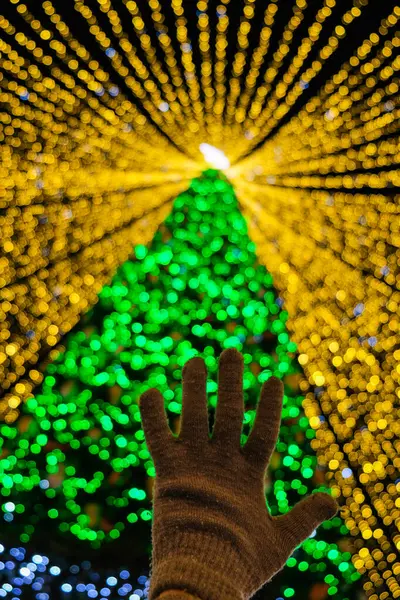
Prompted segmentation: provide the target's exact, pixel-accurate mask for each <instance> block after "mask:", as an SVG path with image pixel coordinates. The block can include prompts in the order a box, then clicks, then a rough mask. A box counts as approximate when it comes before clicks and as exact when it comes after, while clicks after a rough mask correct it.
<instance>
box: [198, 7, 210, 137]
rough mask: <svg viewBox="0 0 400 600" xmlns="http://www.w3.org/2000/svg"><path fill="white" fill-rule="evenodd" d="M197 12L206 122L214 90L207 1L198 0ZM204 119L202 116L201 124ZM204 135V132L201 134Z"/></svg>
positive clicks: (201, 80) (208, 118)
mask: <svg viewBox="0 0 400 600" xmlns="http://www.w3.org/2000/svg"><path fill="white" fill-rule="evenodd" d="M197 10H198V11H199V15H198V20H197V27H198V29H199V50H200V55H201V68H200V69H201V73H200V82H201V89H202V93H203V96H204V113H205V115H206V118H207V122H208V121H209V120H210V118H211V114H212V105H213V96H214V89H213V86H212V57H211V52H210V27H209V23H210V19H209V16H208V14H207V10H208V0H200V1H199V2H198V3H197ZM203 121H204V117H203V115H202V124H203ZM202 135H205V134H204V131H203V132H202Z"/></svg>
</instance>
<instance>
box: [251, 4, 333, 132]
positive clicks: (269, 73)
mask: <svg viewBox="0 0 400 600" xmlns="http://www.w3.org/2000/svg"><path fill="white" fill-rule="evenodd" d="M332 1H333V2H334V0H332ZM306 8H307V2H306V0H296V3H295V5H294V7H293V15H292V17H291V19H290V20H289V22H288V23H287V24H286V25H285V29H284V32H283V34H282V38H281V39H280V41H279V42H278V48H277V50H276V52H275V53H274V56H273V61H272V63H271V64H270V65H268V68H267V70H266V71H265V75H264V78H263V79H264V81H263V83H262V84H261V85H259V86H258V87H257V89H256V94H255V96H254V99H253V100H252V102H251V105H250V109H249V111H248V117H247V118H246V120H245V129H246V131H249V133H250V134H251V138H253V137H254V136H255V135H256V133H258V132H257V130H256V129H255V128H254V127H253V126H254V120H255V119H256V118H257V117H258V116H259V114H260V113H261V111H262V107H263V104H264V101H265V98H266V97H267V95H268V93H269V92H270V90H271V89H272V84H273V82H274V80H275V78H276V77H277V75H278V72H279V69H280V67H281V65H282V63H283V60H284V58H285V57H286V56H287V54H288V53H289V51H290V45H291V43H292V41H293V39H294V35H295V31H296V29H297V28H298V27H299V26H300V24H301V22H302V20H303V19H304V11H305V9H306Z"/></svg>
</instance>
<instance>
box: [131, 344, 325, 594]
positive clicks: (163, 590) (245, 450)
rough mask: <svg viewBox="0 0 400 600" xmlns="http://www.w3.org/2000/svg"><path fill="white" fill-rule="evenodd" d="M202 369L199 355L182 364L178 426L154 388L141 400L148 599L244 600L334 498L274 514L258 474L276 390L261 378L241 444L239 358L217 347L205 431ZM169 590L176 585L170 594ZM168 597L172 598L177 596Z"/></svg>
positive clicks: (273, 436) (270, 443)
mask: <svg viewBox="0 0 400 600" xmlns="http://www.w3.org/2000/svg"><path fill="white" fill-rule="evenodd" d="M206 379H207V373H206V368H205V364H204V361H203V359H202V358H199V357H195V358H192V359H190V360H189V361H188V362H187V363H186V364H185V365H184V368H183V376H182V380H183V381H182V385H183V411H182V420H181V430H180V433H179V436H178V437H175V436H174V435H173V434H172V432H171V430H170V429H169V427H168V421H167V417H166V413H165V409H164V399H163V396H162V395H161V393H160V392H159V391H158V390H156V389H150V390H147V391H146V392H145V393H144V394H142V396H141V398H140V411H141V416H142V422H143V428H144V433H145V437H146V442H147V445H148V448H149V451H150V453H151V455H152V458H153V460H154V463H155V469H156V480H155V488H154V500H153V501H154V518H153V533H152V536H153V556H152V572H151V580H150V594H149V599H150V600H155V599H157V598H159V597H160V596H161V594H162V599H164V598H165V600H167V599H172V598H180V597H181V596H180V595H179V590H182V591H185V592H187V593H189V594H191V595H192V596H194V597H195V598H200V599H201V600H245V599H248V598H250V597H251V596H253V595H254V594H255V593H256V592H257V590H259V589H260V588H261V587H262V586H263V585H264V584H265V583H266V582H267V581H269V580H270V579H271V578H272V577H273V575H275V573H277V572H278V571H279V570H280V569H282V567H283V566H284V565H285V563H286V561H287V559H288V558H289V556H290V554H291V553H292V552H293V550H294V549H295V548H296V547H297V546H298V545H299V544H300V543H301V542H302V541H303V540H304V539H306V538H307V537H308V536H310V535H311V533H312V532H313V531H314V529H315V528H316V527H317V526H318V525H319V524H320V523H321V522H322V521H324V520H325V519H329V518H331V517H333V516H334V514H335V513H336V511H337V504H336V502H335V501H334V500H333V498H331V496H329V495H328V494H324V493H315V494H312V495H311V496H310V497H308V498H306V499H304V500H302V501H301V502H299V503H298V504H297V505H296V506H295V507H294V508H293V509H292V510H291V511H290V512H289V513H287V514H285V515H282V516H279V517H271V515H270V514H269V512H268V510H267V507H266V499H265V492H264V476H265V471H266V468H267V466H268V463H269V459H270V457H271V454H272V452H273V451H274V448H275V444H276V441H277V437H278V432H279V425H280V416H281V411H282V397H283V386H282V383H281V382H280V381H279V379H276V378H274V377H272V378H271V379H270V380H269V381H267V382H266V383H264V384H263V386H262V390H261V395H260V400H259V404H258V410H257V414H256V419H255V422H254V425H253V429H252V431H251V433H250V436H249V438H248V440H247V443H246V444H245V445H244V446H243V447H241V444H240V436H241V432H242V422H243V415H244V403H243V383H242V382H243V358H242V355H241V354H240V352H238V351H237V350H235V349H233V348H229V349H226V350H224V351H223V352H222V354H221V356H220V360H219V372H218V402H217V407H216V418H215V424H214V429H213V433H212V437H210V434H209V427H208V412H207V397H206ZM172 590H178V592H177V595H176V593H175V592H173V591H172ZM174 594H175V595H174Z"/></svg>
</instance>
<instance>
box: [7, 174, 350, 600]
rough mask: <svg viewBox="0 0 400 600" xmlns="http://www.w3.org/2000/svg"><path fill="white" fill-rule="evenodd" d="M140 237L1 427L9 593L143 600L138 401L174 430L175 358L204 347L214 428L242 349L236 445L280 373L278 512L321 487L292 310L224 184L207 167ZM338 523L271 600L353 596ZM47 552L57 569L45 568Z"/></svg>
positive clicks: (315, 541)
mask: <svg viewBox="0 0 400 600" xmlns="http://www.w3.org/2000/svg"><path fill="white" fill-rule="evenodd" d="M133 246H134V249H133V255H132V258H131V260H129V261H127V262H126V263H124V264H123V265H122V266H121V267H120V268H119V270H118V272H117V273H116V275H115V276H114V278H113V280H112V282H111V283H110V284H109V285H107V286H105V287H104V288H103V290H102V292H101V293H100V297H99V302H98V303H97V304H96V306H95V307H94V308H93V309H92V310H91V311H89V312H88V313H87V314H86V316H85V317H84V319H83V321H81V323H80V324H79V327H78V328H76V330H74V331H73V332H71V333H70V334H69V335H68V337H67V339H66V340H65V350H64V351H63V352H60V354H59V356H58V358H56V360H55V361H54V362H53V363H51V364H49V365H48V367H47V369H46V374H45V378H44V382H43V384H42V386H41V388H40V390H39V391H38V393H37V394H36V395H35V397H34V398H31V399H29V400H28V402H27V403H26V404H25V406H24V408H23V414H22V416H21V417H20V419H19V421H18V422H17V424H15V425H12V426H8V425H5V424H3V425H1V428H0V434H1V435H0V442H1V444H2V456H1V461H0V468H1V471H0V481H1V493H2V504H1V508H2V512H3V519H4V526H3V532H2V541H3V543H4V544H5V545H6V546H7V548H8V549H10V544H11V545H12V546H13V547H12V548H11V550H10V553H11V554H10V558H9V560H6V561H5V562H2V563H0V567H1V565H3V566H2V568H3V573H4V577H6V578H8V581H10V583H8V584H7V585H8V586H9V587H10V588H11V589H10V590H9V589H8V588H7V589H6V592H7V594H8V592H9V593H10V594H11V593H14V592H12V590H13V589H14V588H15V587H16V586H18V585H19V586H20V587H21V586H22V587H23V586H24V585H27V584H29V585H31V587H32V590H33V591H32V594H33V597H36V598H37V599H38V600H47V597H48V591H49V590H50V591H51V592H52V594H54V595H53V596H52V597H55V595H56V593H60V594H61V595H62V596H61V597H63V595H68V594H71V593H73V594H76V593H78V594H79V593H82V594H85V595H86V596H89V597H93V598H94V597H99V598H114V597H121V596H128V597H130V598H132V599H133V600H137V598H140V597H142V596H143V595H144V594H145V591H142V588H140V589H136V591H135V585H136V587H137V584H135V583H133V582H134V581H137V580H138V577H139V576H141V575H142V574H143V573H146V569H147V573H148V562H149V554H150V551H151V547H150V528H151V518H152V512H151V511H152V507H151V498H152V484H153V482H154V476H155V471H154V465H153V463H152V460H151V457H150V455H149V452H148V450H147V447H146V443H145V440H144V434H143V431H142V429H141V421H140V412H139V408H138V399H139V397H140V394H141V393H142V392H143V391H144V390H146V389H148V388H149V387H156V388H158V389H159V390H160V391H161V392H162V393H163V395H164V398H165V406H166V409H167V413H168V416H169V418H170V425H171V428H172V429H173V430H174V431H178V430H179V415H180V413H181V394H182V390H181V373H182V367H183V365H184V363H185V362H186V361H187V360H188V359H189V358H191V357H192V356H194V355H197V354H199V355H201V356H202V357H204V359H205V362H206V365H207V368H208V384H207V391H208V398H209V405H210V425H212V420H213V410H214V408H215V405H216V398H217V367H218V357H219V355H220V353H221V351H222V350H223V349H224V348H227V347H231V346H234V347H236V348H237V349H238V350H240V351H241V352H242V353H243V355H244V361H245V375H244V395H245V405H246V412H245V418H244V424H243V443H244V442H245V440H246V438H247V435H248V433H249V431H250V428H251V425H252V422H253V420H254V416H255V408H256V404H257V399H258V394H259V391H260V388H261V384H262V382H263V381H265V380H266V379H268V378H269V377H270V376H272V375H275V376H278V377H280V378H281V379H282V380H283V382H284V384H285V398H284V408H283V414H282V426H281V431H280V438H279V442H278V445H277V449H276V452H275V454H274V455H273V459H272V462H271V465H270V469H269V473H268V477H267V479H266V500H267V503H268V506H269V509H270V511H271V513H272V514H273V515H278V514H282V513H285V512H287V511H288V510H289V509H290V507H291V506H293V504H295V503H296V502H297V501H299V500H300V499H301V498H302V497H304V495H306V494H309V493H311V492H313V491H316V490H325V489H326V488H325V485H324V473H323V471H322V470H321V469H320V468H319V467H318V466H317V460H316V457H315V456H314V454H313V451H312V449H311V446H310V441H311V440H312V438H313V437H314V431H313V429H312V428H311V427H310V426H309V424H308V421H307V419H306V417H305V416H304V414H303V412H302V396H301V394H300V392H299V381H300V379H301V372H300V370H299V367H298V364H297V361H296V345H295V343H293V342H292V341H291V340H290V337H289V334H288V331H287V328H286V321H287V319H288V314H287V312H286V311H285V309H284V306H283V302H282V299H281V298H280V297H279V296H278V295H277V293H276V291H275V290H274V287H273V281H272V277H271V275H270V274H269V273H268V272H267V271H266V269H265V267H263V266H262V265H260V264H259V263H258V262H257V258H256V255H255V246H254V243H253V242H251V240H250V239H249V237H248V234H247V227H246V223H245V220H244V218H243V217H242V215H241V213H240V211H239V208H238V206H237V200H236V198H235V195H234V191H233V189H232V187H231V185H230V184H229V182H228V181H227V180H226V179H225V178H224V177H223V176H221V175H220V174H218V173H217V172H216V171H207V172H205V173H204V174H203V176H202V177H200V178H198V179H195V180H194V181H193V182H192V185H191V187H190V188H189V189H188V190H187V191H186V192H185V193H183V194H181V195H180V196H179V197H178V198H177V199H176V201H175V203H174V207H173V211H172V212H171V214H170V216H169V217H168V219H167V220H166V221H165V223H164V224H163V225H162V226H161V227H160V228H159V230H158V231H157V233H156V235H155V237H154V240H153V242H152V243H151V245H150V246H149V247H148V248H147V247H144V246H142V245H134V240H133ZM346 534H347V530H346V528H345V526H344V525H343V523H342V521H341V519H340V518H339V517H336V518H334V519H333V520H332V521H329V522H327V523H324V524H323V525H322V526H321V527H320V528H319V530H318V531H317V532H315V533H314V534H313V535H312V536H311V537H310V538H309V539H308V540H306V541H305V542H304V544H303V545H302V546H301V547H300V548H298V549H297V550H296V552H295V553H294V555H293V556H292V557H291V558H290V559H289V561H288V563H287V566H286V567H285V569H284V570H283V571H282V572H281V573H280V574H279V575H278V576H277V577H276V578H275V579H274V580H273V581H272V582H271V583H270V584H269V587H268V597H274V598H290V597H296V598H299V599H304V600H306V599H311V600H323V599H324V598H328V597H329V596H335V597H336V598H338V599H340V600H349V599H350V598H354V594H355V589H356V587H358V586H356V585H355V582H356V581H357V579H358V578H359V575H358V574H357V572H356V571H355V569H354V567H353V566H352V564H351V561H350V552H349V551H348V550H349V547H348V542H347V541H346V538H345V536H346ZM38 552H40V554H38ZM29 553H30V555H32V556H33V557H36V561H35V560H34V559H31V560H30V561H29V560H28V558H27V556H28V554H29ZM35 553H36V554H35ZM42 553H45V558H43V554H42ZM46 557H50V558H46ZM3 560H4V559H3ZM49 560H50V561H53V563H54V565H55V566H54V565H53V566H52V567H49V568H47V566H46V565H48V564H49ZM7 565H8V566H7ZM39 567H40V568H39ZM128 569H129V570H128ZM52 570H53V571H52ZM21 572H22V573H21ZM28 572H29V573H30V575H29V574H28ZM40 572H42V576H41V577H39V579H40V582H39V583H38V582H37V579H38V577H37V576H38V573H40ZM43 573H44V574H43ZM55 578H56V582H54V579H55ZM15 580H18V581H17V583H15ZM145 581H146V577H145V576H144V578H143V576H142V577H141V578H140V577H139V583H141V584H144V583H145ZM35 583H36V585H37V586H39V587H36V588H35V587H34V585H35ZM79 586H81V587H79ZM124 586H125V587H124ZM35 590H36V591H37V590H39V593H36V591H35ZM46 590H47V591H46ZM107 590H108V591H107ZM35 594H36V595H35ZM17 595H18V594H17ZM82 597H83V596H82ZM258 597H259V598H263V597H265V592H262V591H261V592H260V593H259V595H258Z"/></svg>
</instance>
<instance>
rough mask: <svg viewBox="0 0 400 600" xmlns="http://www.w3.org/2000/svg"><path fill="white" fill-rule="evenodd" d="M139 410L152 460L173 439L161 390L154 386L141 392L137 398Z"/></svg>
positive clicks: (162, 452)
mask: <svg viewBox="0 0 400 600" xmlns="http://www.w3.org/2000/svg"><path fill="white" fill-rule="evenodd" d="M139 410H140V416H141V419H142V425H143V431H144V435H145V438H146V444H147V447H148V449H149V451H150V454H151V456H152V458H153V460H154V461H156V460H157V458H158V456H159V455H161V454H164V453H165V450H166V448H167V446H169V445H170V444H171V443H172V442H173V440H174V437H173V434H172V431H171V429H170V428H169V425H168V419H167V414H166V412H165V406H164V397H163V395H162V394H161V392H159V391H158V390H157V389H155V388H150V389H148V390H146V391H145V392H143V394H142V395H141V396H140V398H139Z"/></svg>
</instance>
